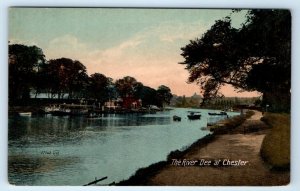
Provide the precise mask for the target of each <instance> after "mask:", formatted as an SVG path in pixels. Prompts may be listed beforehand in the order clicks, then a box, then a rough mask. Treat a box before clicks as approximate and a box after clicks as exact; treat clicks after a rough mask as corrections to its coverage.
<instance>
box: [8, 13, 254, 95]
mask: <svg viewBox="0 0 300 191" xmlns="http://www.w3.org/2000/svg"><path fill="white" fill-rule="evenodd" d="M230 13H231V10H229V9H227V10H226V9H120V8H119V9H118V8H113V9H111V8H101V9H100V8H10V10H9V40H10V42H11V43H22V44H26V45H37V46H38V47H40V48H42V49H43V51H44V54H45V55H46V58H47V59H55V58H60V57H69V58H71V59H77V60H79V61H81V62H82V63H83V64H84V65H85V66H86V67H87V70H88V73H89V74H92V73H95V72H99V73H103V74H105V75H107V76H109V77H112V78H113V79H118V78H121V77H124V76H126V75H130V76H133V77H135V78H136V79H137V80H138V81H141V82H142V83H144V84H145V85H148V86H151V87H153V88H157V87H158V86H159V85H161V84H164V85H167V86H169V87H170V88H171V89H172V92H173V93H175V94H178V95H187V96H189V95H192V94H193V93H195V92H196V93H199V88H198V87H197V86H196V85H195V84H187V83H186V80H187V77H188V72H187V71H186V70H184V66H182V65H179V64H178V62H181V61H182V57H181V56H180V53H181V51H180V48H181V47H183V46H185V45H186V44H188V43H189V40H191V39H195V38H196V37H201V35H202V34H203V33H204V32H205V31H206V30H207V29H209V28H210V26H211V25H213V24H214V22H215V20H217V19H222V18H224V17H225V16H227V15H229V14H230ZM244 13H245V12H242V13H239V14H234V17H233V24H234V26H236V27H238V26H240V23H241V22H243V21H244V19H245V18H244ZM225 89H226V90H227V91H226V90H225V91H224V93H225V95H227V96H236V95H238V94H236V93H234V92H233V89H228V87H227V88H225ZM240 95H241V96H251V95H253V94H249V93H247V94H240Z"/></svg>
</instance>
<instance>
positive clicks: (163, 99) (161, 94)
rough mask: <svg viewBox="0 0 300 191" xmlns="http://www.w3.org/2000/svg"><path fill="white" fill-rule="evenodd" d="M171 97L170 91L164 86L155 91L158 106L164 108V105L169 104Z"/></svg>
mask: <svg viewBox="0 0 300 191" xmlns="http://www.w3.org/2000/svg"><path fill="white" fill-rule="evenodd" d="M172 97H173V95H172V93H171V89H170V88H169V87H167V86H165V85H161V86H159V87H158V89H157V99H158V102H159V105H160V106H162V107H164V106H165V104H170V101H171V99H172Z"/></svg>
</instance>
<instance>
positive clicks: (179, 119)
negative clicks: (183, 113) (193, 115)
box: [173, 115, 181, 121]
mask: <svg viewBox="0 0 300 191" xmlns="http://www.w3.org/2000/svg"><path fill="white" fill-rule="evenodd" d="M173 121H181V117H179V116H177V115H174V116H173Z"/></svg>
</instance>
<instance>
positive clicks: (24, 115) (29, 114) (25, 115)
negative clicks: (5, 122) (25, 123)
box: [19, 112, 32, 117]
mask: <svg viewBox="0 0 300 191" xmlns="http://www.w3.org/2000/svg"><path fill="white" fill-rule="evenodd" d="M31 115H32V113H31V112H19V116H21V117H31Z"/></svg>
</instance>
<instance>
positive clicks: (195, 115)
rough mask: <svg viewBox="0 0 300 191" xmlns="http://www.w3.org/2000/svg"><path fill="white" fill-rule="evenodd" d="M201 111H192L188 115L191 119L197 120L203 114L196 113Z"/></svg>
mask: <svg viewBox="0 0 300 191" xmlns="http://www.w3.org/2000/svg"><path fill="white" fill-rule="evenodd" d="M196 113H199V112H190V114H189V115H187V117H188V118H189V120H196V119H200V117H201V115H200V114H196Z"/></svg>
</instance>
